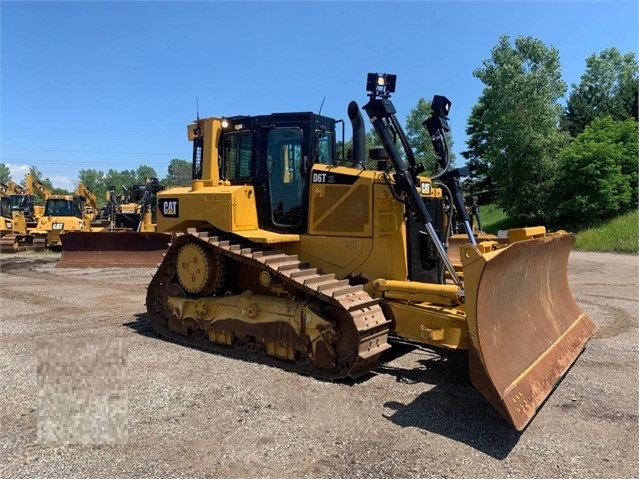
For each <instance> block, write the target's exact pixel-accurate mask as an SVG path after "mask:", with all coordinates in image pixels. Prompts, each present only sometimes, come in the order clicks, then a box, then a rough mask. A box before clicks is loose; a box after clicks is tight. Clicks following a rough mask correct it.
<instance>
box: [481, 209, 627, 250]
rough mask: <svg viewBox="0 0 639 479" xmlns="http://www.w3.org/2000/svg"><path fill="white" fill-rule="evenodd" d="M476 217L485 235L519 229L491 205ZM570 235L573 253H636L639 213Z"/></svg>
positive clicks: (617, 218)
mask: <svg viewBox="0 0 639 479" xmlns="http://www.w3.org/2000/svg"><path fill="white" fill-rule="evenodd" d="M479 215H480V219H481V225H482V228H483V230H484V231H485V232H486V233H493V234H496V233H497V231H498V230H505V229H508V228H517V227H519V226H521V225H518V224H516V223H515V222H513V221H511V220H509V218H508V217H507V216H506V214H505V213H504V212H503V211H501V210H500V209H499V208H497V207H496V206H495V205H483V206H482V207H481V208H480V211H479ZM574 233H575V237H576V242H575V246H574V249H575V250H577V251H595V252H601V253H622V254H639V210H634V211H630V212H628V213H625V214H623V215H620V216H617V217H616V218H613V219H611V220H609V221H607V222H605V223H602V224H600V225H598V226H596V227H593V228H588V229H584V230H581V231H575V232H574Z"/></svg>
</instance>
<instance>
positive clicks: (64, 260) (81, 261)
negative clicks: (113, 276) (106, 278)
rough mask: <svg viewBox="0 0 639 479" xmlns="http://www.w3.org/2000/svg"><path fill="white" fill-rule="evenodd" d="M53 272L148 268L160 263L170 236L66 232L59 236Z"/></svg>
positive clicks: (142, 233)
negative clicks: (66, 269) (63, 269)
mask: <svg viewBox="0 0 639 479" xmlns="http://www.w3.org/2000/svg"><path fill="white" fill-rule="evenodd" d="M60 240H61V241H62V255H61V256H60V260H59V261H58V263H57V265H56V267H57V268H136V267H139V268H151V267H157V265H159V264H160V263H161V262H162V259H163V257H164V253H166V251H167V249H168V248H169V242H170V241H171V235H170V234H167V233H155V232H137V231H98V232H83V231H70V232H65V233H63V234H61V235H60Z"/></svg>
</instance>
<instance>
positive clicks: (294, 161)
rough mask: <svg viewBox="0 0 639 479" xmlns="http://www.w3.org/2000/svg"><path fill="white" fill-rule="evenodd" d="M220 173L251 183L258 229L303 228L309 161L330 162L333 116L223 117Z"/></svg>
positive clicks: (231, 179)
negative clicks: (224, 124)
mask: <svg viewBox="0 0 639 479" xmlns="http://www.w3.org/2000/svg"><path fill="white" fill-rule="evenodd" d="M226 121H227V125H228V126H227V127H226V128H225V129H224V130H223V134H222V138H221V140H220V145H219V153H220V174H221V176H222V178H223V179H224V180H227V181H229V182H230V183H231V184H232V185H238V184H251V185H253V187H254V188H255V194H256V200H257V205H258V222H259V225H260V228H262V229H265V230H269V231H274V232H280V233H302V232H304V231H306V227H307V215H306V214H305V212H306V211H307V208H308V204H307V203H308V184H309V181H308V175H309V171H310V169H311V166H312V164H313V163H323V164H333V161H334V158H335V151H336V149H335V145H336V143H335V120H334V119H332V118H328V117H325V116H320V115H317V114H314V113H310V112H306V113H275V114H272V115H263V116H253V117H248V116H240V117H233V118H229V119H227V120H226Z"/></svg>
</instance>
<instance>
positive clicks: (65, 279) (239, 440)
mask: <svg viewBox="0 0 639 479" xmlns="http://www.w3.org/2000/svg"><path fill="white" fill-rule="evenodd" d="M58 258H59V255H58V254H55V253H20V254H17V255H2V256H1V257H0V301H1V306H2V308H1V310H0V311H1V313H0V477H6V478H19V477H25V478H37V477H52V478H53V477H56V478H58V477H68V478H85V477H122V478H124V477H126V478H135V477H185V478H201V477H202V478H205V477H210V478H218V477H260V478H267V477H273V478H280V477H282V478H284V477H287V478H288V477H291V478H297V477H344V478H346V477H348V478H351V477H429V478H430V477H433V478H435V477H437V478H440V477H441V478H448V477H451V478H452V477H469V478H470V477H472V478H502V477H504V478H505V477H522V478H531V477H534V478H537V477H538V478H547V477H562V478H568V477H574V478H595V477H614V478H632V477H634V478H637V477H639V469H638V466H637V465H638V464H639V449H638V446H637V445H638V444H639V406H638V404H639V402H638V401H637V392H638V388H637V379H639V377H638V372H637V371H638V370H639V369H638V355H637V352H638V350H639V341H638V340H639V331H638V324H639V323H638V319H637V318H638V317H639V257H637V256H620V255H610V254H595V253H577V252H573V253H572V254H571V256H570V261H569V279H570V285H571V288H572V291H573V294H574V296H575V298H576V299H577V302H578V303H579V304H580V306H581V307H582V308H583V310H584V311H585V312H586V313H588V314H589V315H590V316H591V317H592V318H593V320H594V321H595V323H596V324H597V326H598V328H599V329H598V332H597V334H596V335H595V336H594V337H593V338H592V339H591V340H590V342H589V343H588V346H587V348H586V349H585V351H584V352H583V354H582V355H581V356H580V357H579V359H578V360H577V362H576V363H575V364H574V366H573V367H572V368H571V370H570V371H569V372H568V374H567V375H566V376H565V378H564V379H563V380H562V381H561V382H560V384H559V385H558V386H557V388H556V390H555V391H554V392H553V394H552V395H551V396H550V397H549V399H548V400H547V401H546V403H545V404H544V406H543V407H542V409H541V410H540V412H539V413H538V414H537V416H536V417H535V418H534V419H533V421H532V422H531V424H530V425H529V426H528V428H527V429H526V430H525V431H524V432H522V433H518V432H516V431H514V430H513V429H512V428H511V427H510V426H509V425H508V424H506V423H505V421H503V420H502V419H501V418H500V417H499V416H498V415H497V414H496V413H495V412H494V411H493V409H492V408H491V407H490V406H489V405H488V403H487V402H486V401H485V400H484V399H483V397H482V396H480V395H479V393H477V392H476V391H475V389H474V388H473V387H472V386H471V385H470V382H469V379H468V373H467V370H466V362H465V357H464V355H459V354H446V355H442V354H440V353H438V352H437V351H434V350H430V349H427V348H416V347H414V346H408V345H401V344H394V346H393V348H392V349H391V351H390V352H389V354H388V355H387V356H385V357H384V363H383V365H382V366H381V367H380V368H379V369H378V370H377V371H376V372H375V373H374V374H371V375H368V376H366V377H365V378H363V379H362V380H360V381H357V382H355V383H350V384H344V383H331V382H324V381H319V380H316V379H313V378H308V377H303V376H299V375H296V374H293V373H290V372H286V371H283V370H280V369H277V368H274V367H270V366H266V365H260V364H254V363H248V362H244V361H240V360H237V359H232V358H228V357H224V356H219V355H214V354H210V353H206V352H202V351H198V350H193V349H190V348H186V347H184V346H180V345H177V344H173V343H171V342H168V341H164V340H162V339H160V338H158V337H157V336H156V335H155V334H154V333H153V331H152V330H151V329H150V327H149V326H148V324H147V322H146V317H145V306H144V296H145V292H146V288H145V286H146V285H147V284H148V282H149V281H150V279H151V276H152V275H153V273H154V270H152V269H146V268H142V269H57V268H55V264H56V261H57V259H58ZM82 345H92V348H93V349H90V348H89V350H90V351H93V352H94V353H95V354H93V356H91V355H90V354H89V355H88V356H87V353H86V350H82ZM89 356H90V357H89ZM87 357H88V359H87ZM56 358H57V359H56ZM65 358H66V360H67V362H66V363H65ZM69 361H70V362H69ZM79 366H82V367H85V366H86V368H85V369H82V368H80V369H78V367H79ZM65 368H67V369H65ZM69 368H71V370H73V371H75V373H78V371H79V375H76V379H77V378H78V377H80V378H84V379H82V380H81V381H80V382H71V383H65V382H64V379H63V378H64V375H65V371H66V372H67V373H68V371H69V370H70V369H69ZM74 368H75V369H74ZM75 373H74V374H75ZM68 376H69V375H68V374H67V377H68ZM52 378H53V379H52ZM91 378H93V379H92V380H91ZM96 378H97V379H96ZM99 391H107V393H108V394H107V395H106V396H104V395H100V394H98V392H99ZM83 394H84V396H83ZM71 396H73V397H75V398H76V400H80V399H82V400H83V401H85V402H84V403H83V404H85V405H86V404H90V405H92V406H91V407H93V409H92V411H94V412H93V413H92V414H93V416H91V414H89V416H86V415H85V416H84V417H83V416H82V411H81V409H82V408H81V407H76V408H75V409H73V407H74V406H73V405H71V406H69V405H68V404H66V405H65V400H67V399H68V398H69V397H71ZM65 398H66V399H65ZM100 398H102V399H100ZM105 398H106V399H105ZM100 401H101V402H100ZM76 406H77V405H76ZM85 409H86V408H85ZM70 411H71V412H70ZM96 411H97V412H96ZM85 412H86V411H85ZM55 414H58V415H59V416H55ZM73 414H75V415H74V416H73ZM70 415H72V417H73V418H74V421H75V423H74V424H76V425H82V424H85V425H86V424H87V420H88V422H89V424H92V425H93V426H92V427H94V428H95V427H97V428H98V429H100V430H101V431H102V433H103V435H102V436H96V435H95V434H93V435H92V434H91V431H88V432H87V431H85V434H84V436H83V435H81V434H76V435H75V436H73V435H71V436H69V435H67V436H64V434H62V432H63V431H61V430H60V428H57V429H56V427H55V426H56V424H58V425H59V424H68V422H67V423H64V421H65V420H67V421H68V419H69V417H70ZM98 416H99V417H98ZM56 417H58V419H59V421H58V423H56V419H55V418H56ZM100 418H102V419H100ZM105 418H106V419H105ZM83 421H84V422H83ZM100 421H102V422H100ZM96 437H97V439H96ZM79 438H85V440H80V439H79ZM100 438H101V439H100ZM73 442H86V444H73Z"/></svg>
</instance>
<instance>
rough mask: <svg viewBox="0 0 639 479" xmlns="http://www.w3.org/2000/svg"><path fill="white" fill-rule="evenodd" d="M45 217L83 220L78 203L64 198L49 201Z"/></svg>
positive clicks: (45, 209)
mask: <svg viewBox="0 0 639 479" xmlns="http://www.w3.org/2000/svg"><path fill="white" fill-rule="evenodd" d="M44 215H45V216H77V217H78V218H82V213H81V211H80V206H79V203H78V201H76V200H67V199H64V198H55V199H48V200H47V202H46V204H45V206H44Z"/></svg>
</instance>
